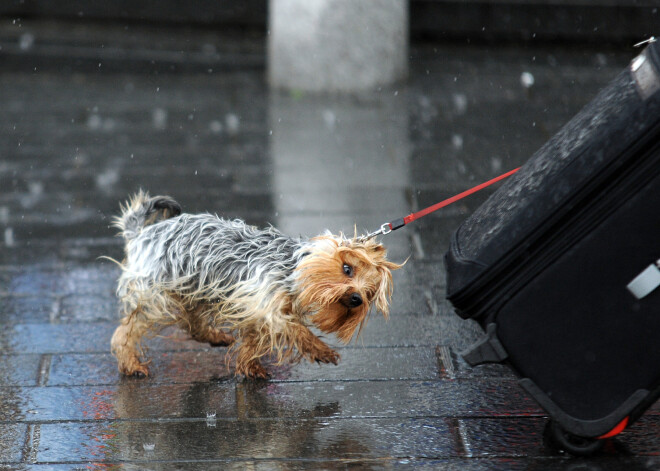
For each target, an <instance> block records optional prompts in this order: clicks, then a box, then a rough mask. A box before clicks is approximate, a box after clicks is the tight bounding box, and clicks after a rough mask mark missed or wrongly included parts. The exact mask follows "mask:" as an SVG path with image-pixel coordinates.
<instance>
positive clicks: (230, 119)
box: [225, 113, 241, 136]
mask: <svg viewBox="0 0 660 471" xmlns="http://www.w3.org/2000/svg"><path fill="white" fill-rule="evenodd" d="M240 124H241V121H240V119H239V118H238V116H236V115H235V114H234V113H228V114H227V115H226V116H225V126H227V133H228V134H230V135H232V136H234V135H236V134H238V128H239V127H240Z"/></svg>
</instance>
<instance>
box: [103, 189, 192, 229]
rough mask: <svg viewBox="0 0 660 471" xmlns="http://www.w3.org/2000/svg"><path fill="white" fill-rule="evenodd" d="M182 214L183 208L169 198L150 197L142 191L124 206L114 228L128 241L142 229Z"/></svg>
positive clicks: (115, 220)
mask: <svg viewBox="0 0 660 471" xmlns="http://www.w3.org/2000/svg"><path fill="white" fill-rule="evenodd" d="M180 214H181V206H180V205H179V203H177V202H176V201H174V200H173V199H172V198H170V197H169V196H154V197H150V196H149V193H147V192H145V191H142V190H140V191H139V192H138V193H136V194H135V195H134V196H133V197H132V198H131V199H130V200H129V201H127V202H126V204H125V205H122V207H121V214H120V215H119V216H117V217H116V218H115V219H114V226H115V227H118V228H119V229H120V231H121V235H122V236H123V237H124V239H126V240H127V241H128V240H131V239H133V238H135V237H136V236H137V235H138V234H139V233H140V231H141V230H142V228H144V227H146V226H149V225H151V224H154V223H156V222H158V221H164V220H165V219H169V218H172V217H175V216H178V215H180Z"/></svg>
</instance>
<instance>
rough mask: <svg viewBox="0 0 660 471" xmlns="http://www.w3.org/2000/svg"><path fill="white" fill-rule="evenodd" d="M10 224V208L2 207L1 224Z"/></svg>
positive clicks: (0, 207) (0, 211)
mask: <svg viewBox="0 0 660 471" xmlns="http://www.w3.org/2000/svg"><path fill="white" fill-rule="evenodd" d="M8 222H9V208H8V207H7V206H0V223H2V224H7V223H8Z"/></svg>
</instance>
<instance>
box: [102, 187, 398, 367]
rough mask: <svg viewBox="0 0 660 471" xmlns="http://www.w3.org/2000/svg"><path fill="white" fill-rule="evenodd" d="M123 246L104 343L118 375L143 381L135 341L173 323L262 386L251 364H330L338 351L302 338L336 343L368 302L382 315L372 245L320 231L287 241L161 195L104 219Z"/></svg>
mask: <svg viewBox="0 0 660 471" xmlns="http://www.w3.org/2000/svg"><path fill="white" fill-rule="evenodd" d="M115 225H116V226H117V227H118V228H119V229H120V230H121V235H122V236H123V238H124V240H125V259H124V261H123V262H122V263H121V264H120V265H121V267H122V273H121V276H120V278H119V282H118V287H117V295H118V297H119V298H120V299H121V303H122V319H121V322H120V325H119V327H118V328H117V329H116V331H115V333H114V335H113V336H112V341H111V346H112V352H113V353H114V355H115V357H116V358H117V362H118V367H119V371H120V372H121V373H123V374H126V375H136V376H146V375H148V374H149V370H148V365H147V364H148V362H143V361H141V360H140V357H141V356H142V353H143V352H142V349H141V346H140V345H141V342H140V341H141V339H142V338H143V337H144V336H145V335H146V334H148V333H155V332H158V331H159V330H160V329H161V328H162V327H164V326H167V325H172V324H175V325H178V326H179V327H181V328H183V329H185V330H187V331H188V332H189V333H190V334H191V336H192V337H193V338H194V339H195V340H198V341H200V342H209V343H210V344H212V345H224V346H229V345H231V348H230V356H231V358H234V359H235V361H236V374H242V375H245V376H246V377H250V378H267V377H268V373H267V371H266V369H265V368H264V367H263V366H262V364H261V359H262V357H264V356H267V355H271V354H272V355H274V356H275V358H276V360H277V362H278V363H282V362H284V361H285V360H288V361H298V360H300V359H301V358H307V359H308V360H309V361H311V362H319V363H333V364H337V362H338V360H339V354H338V353H337V352H336V351H335V350H333V349H332V348H331V347H329V346H328V345H327V344H326V343H324V342H323V341H322V340H321V339H319V338H318V337H317V336H316V335H314V333H313V332H312V331H311V330H310V326H315V327H317V328H318V329H319V330H320V331H321V332H324V333H334V334H335V335H336V336H337V337H338V338H339V339H340V340H341V341H343V342H344V343H348V342H349V341H350V340H351V338H353V337H354V336H359V333H360V331H361V329H362V327H363V325H364V324H365V322H366V320H367V317H368V314H369V311H370V309H371V306H375V309H376V310H377V311H379V312H381V313H382V314H383V316H385V317H387V316H388V312H389V301H390V298H391V295H392V275H391V270H396V269H398V268H400V267H401V265H398V264H396V263H393V262H390V261H388V260H387V258H386V250H385V248H384V247H383V245H381V244H380V243H377V242H375V241H373V240H364V239H359V238H356V237H354V238H346V237H344V236H343V235H339V236H335V235H331V234H329V233H327V234H323V235H320V236H318V237H314V238H311V239H298V238H292V237H289V236H286V235H284V234H282V233H281V232H280V231H278V230H277V229H275V228H274V227H269V228H266V229H258V228H256V227H253V226H250V225H247V224H245V223H244V222H243V221H241V220H227V219H223V218H220V217H218V216H215V215H211V214H195V215H193V214H185V213H183V214H182V213H181V207H180V206H179V204H178V203H176V202H175V201H174V200H173V199H172V198H170V197H167V196H155V197H149V195H148V194H147V193H145V192H142V191H141V192H139V193H138V194H136V195H135V196H134V197H133V198H132V199H130V201H128V202H127V203H126V205H123V206H122V208H121V214H120V215H119V216H118V217H117V218H116V219H115Z"/></svg>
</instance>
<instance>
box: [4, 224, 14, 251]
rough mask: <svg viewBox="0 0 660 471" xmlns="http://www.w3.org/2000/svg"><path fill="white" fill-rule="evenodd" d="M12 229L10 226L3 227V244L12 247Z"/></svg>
mask: <svg viewBox="0 0 660 471" xmlns="http://www.w3.org/2000/svg"><path fill="white" fill-rule="evenodd" d="M14 243H15V241H14V229H13V228H11V227H8V228H6V229H5V245H6V246H7V247H13V246H14Z"/></svg>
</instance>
